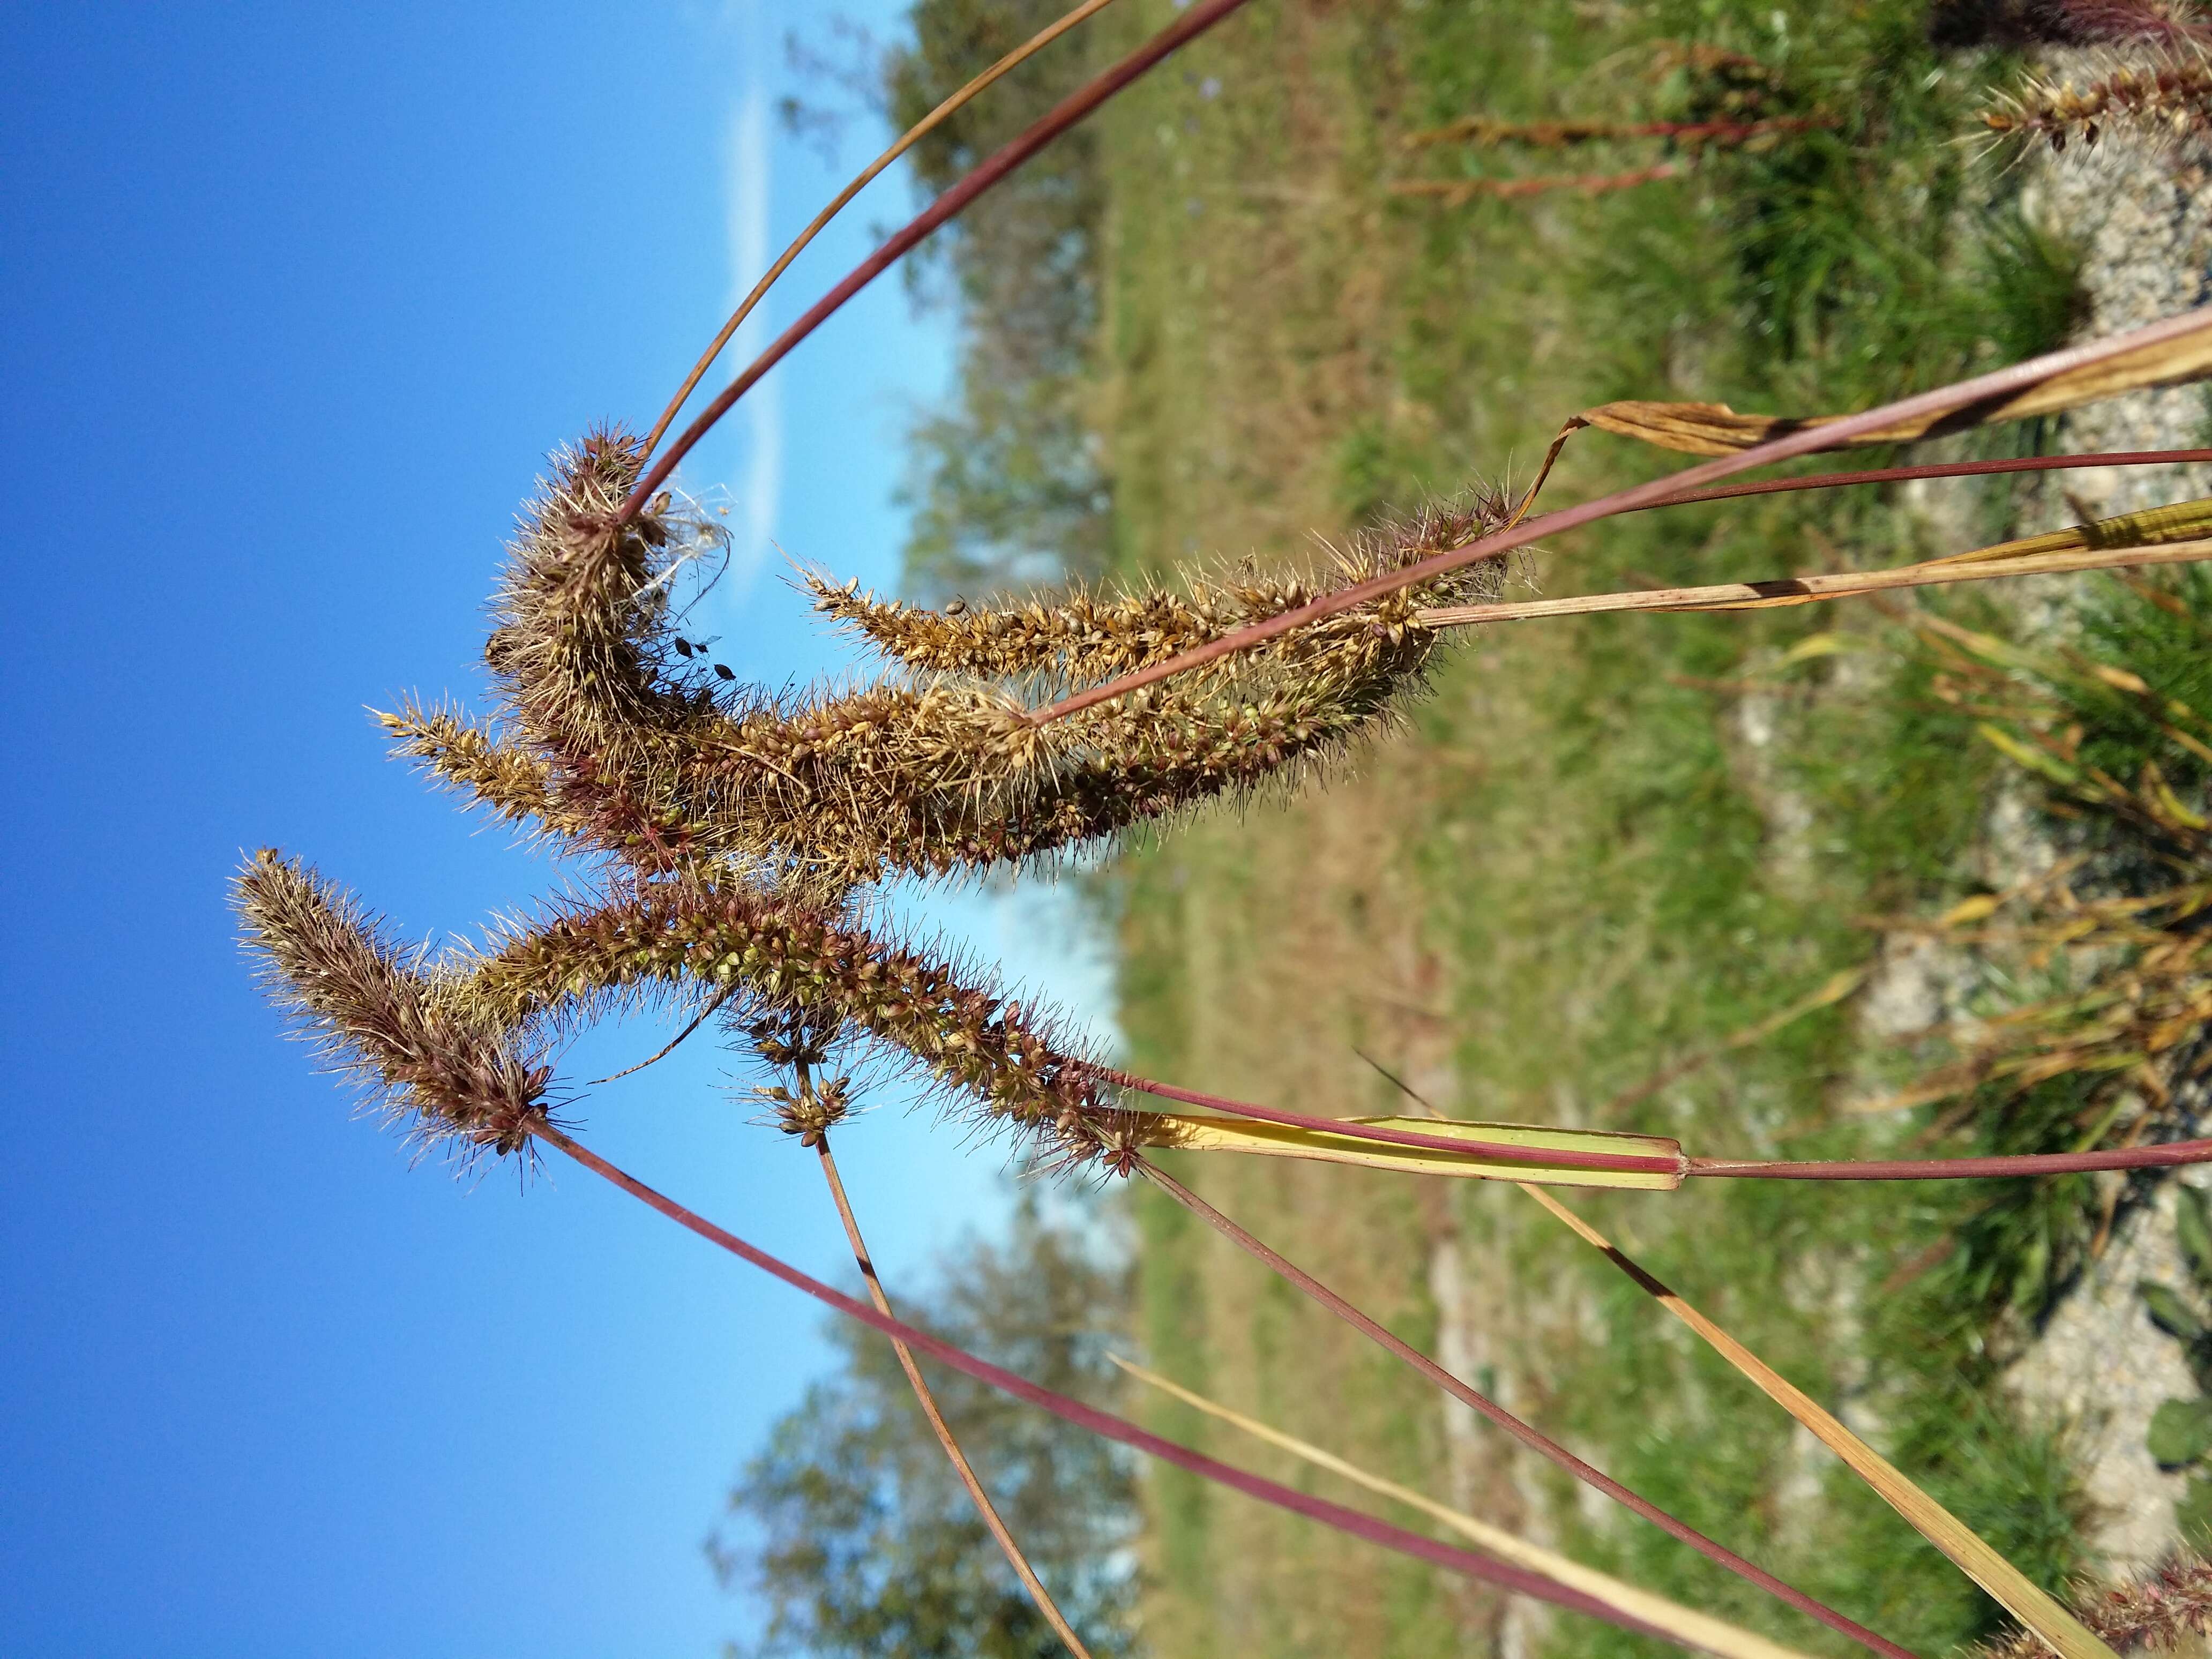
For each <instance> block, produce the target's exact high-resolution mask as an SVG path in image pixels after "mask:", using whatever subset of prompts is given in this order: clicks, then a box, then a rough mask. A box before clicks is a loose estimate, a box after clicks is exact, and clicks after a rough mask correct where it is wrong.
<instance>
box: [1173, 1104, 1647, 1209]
mask: <svg viewBox="0 0 2212 1659" xmlns="http://www.w3.org/2000/svg"><path fill="white" fill-rule="evenodd" d="M1350 1122H1351V1123H1353V1124H1358V1125H1362V1126H1364V1127H1370V1128H1382V1129H1396V1130H1401V1131H1405V1132H1408V1133H1415V1134H1423V1135H1436V1136H1441V1137H1443V1139H1448V1140H1468V1141H1477V1142H1488V1143H1490V1144H1492V1145H1493V1146H1495V1145H1504V1146H1525V1147H1528V1148H1530V1149H1532V1150H1536V1151H1549V1152H1597V1153H1602V1154H1606V1155H1608V1156H1612V1157H1624V1156H1625V1157H1629V1158H1651V1159H1655V1160H1659V1161H1662V1162H1663V1163H1664V1164H1666V1165H1667V1166H1668V1167H1666V1168H1664V1169H1653V1170H1583V1169H1577V1168H1575V1167H1573V1166H1572V1165H1571V1164H1548V1163H1529V1164H1523V1163H1519V1162H1516V1161H1513V1160H1510V1159H1506V1158H1496V1157H1492V1156H1487V1155H1486V1154H1484V1153H1482V1152H1464V1153H1462V1152H1446V1151H1444V1150H1443V1149H1442V1148H1439V1147H1428V1146H1393V1145H1391V1144H1390V1143H1389V1142H1387V1141H1379V1140H1367V1139H1361V1138H1360V1137H1358V1136H1357V1135H1350V1134H1335V1133H1329V1132H1328V1131H1326V1130H1321V1129H1306V1128H1300V1127H1297V1126H1295V1125H1291V1124H1283V1123H1263V1122H1260V1121H1255V1120H1252V1119H1247V1118H1235V1117H1215V1116H1212V1115H1206V1114H1200V1113H1196V1112H1152V1113H1147V1114H1146V1125H1147V1128H1146V1145H1147V1146H1166V1147H1172V1148H1174V1149H1176V1150H1177V1151H1182V1152H1252V1153H1256V1154H1258V1155H1259V1156H1261V1157H1262V1158H1314V1159H1316V1160H1318V1161H1320V1162H1322V1163H1323V1164H1357V1165H1358V1166H1359V1167H1361V1168H1363V1169H1369V1170H1398V1171H1400V1172H1401V1173H1403V1174H1407V1175H1441V1176H1464V1177H1472V1178H1474V1179H1476V1180H1482V1181H1528V1182H1541V1183H1543V1184H1546V1185H1548V1186H1559V1187H1611V1188H1631V1189H1635V1190H1638V1191H1644V1192H1672V1191H1674V1188H1677V1187H1679V1186H1680V1185H1681V1184H1682V1175H1683V1171H1684V1170H1686V1168H1687V1164H1686V1162H1685V1160H1684V1158H1683V1157H1682V1146H1681V1143H1680V1141H1676V1140H1668V1139H1665V1138H1664V1137H1663V1136H1659V1135H1627V1134H1613V1133H1607V1132H1605V1131H1603V1130H1598V1129H1553V1128H1540V1127H1532V1126H1529V1125H1527V1124H1519V1123H1466V1122H1462V1121H1457V1120H1455V1119H1437V1118H1423V1117H1363V1118H1353V1119H1352V1120H1350Z"/></svg>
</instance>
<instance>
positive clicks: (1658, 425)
mask: <svg viewBox="0 0 2212 1659" xmlns="http://www.w3.org/2000/svg"><path fill="white" fill-rule="evenodd" d="M2208 374H2212V329H2197V330H2195V331H2191V333H2188V334H2185V335H2183V336H2181V337H2179V338H2177V339H2172V340H2166V341H2160V342H2158V343H2154V344H2151V345H2148V346H2143V347H2139V348H2138V349H2136V350H2134V351H2129V352H2123V353H2122V354H2121V355H2119V356H2117V357H2109V358H2106V360H2105V361H2104V362H2098V363H2092V364H2089V365H2087V366H2086V367H2084V368H2077V369H2075V370H2074V371H2072V372H2071V373H2069V374H2054V375H2052V376H2051V377H2050V378H2049V379H2047V380H2039V381H2038V382H2037V383H2036V384H2035V385H2033V386H2027V387H2026V388H2024V389H2022V390H2021V391H2019V392H2015V393H2013V394H2012V395H2011V396H2010V397H2008V398H1999V399H1996V400H1995V401H1992V402H1989V403H1982V404H1970V405H1969V406H1968V407H1966V408H1965V409H1958V410H1951V411H1949V412H1948V413H1945V414H1939V415H1923V416H1915V417H1913V418H1911V419H1910V420H1905V421H1899V422H1894V423H1893V424H1892V425H1889V426H1885V427H1882V428H1879V429H1878V430H1876V431H1873V432H1863V433H1861V434H1859V435H1858V436H1857V437H1856V438H1848V439H1845V440H1844V442H1843V443H1841V444H1838V445H1837V446H1836V447H1838V448H1846V447H1848V448H1860V447H1865V446H1868V445H1872V444H1897V443H1915V442H1918V441H1921V440H1923V439H1926V438H1940V437H1942V436H1945V435H1948V434H1950V433H1954V432H1967V431H1971V430H1972V429H1973V428H1976V427H1983V426H1990V425H1993V424H1995V423H1996V422H1999V421H2018V420H2025V419H2027V417H2029V416H2035V415H2053V414H2056V413H2057V412H2058V411H2059V410H2065V409H2074V408H2076V407H2078V406H2079V405H2081V404H2087V403H2094V402H2096V401H2097V400H2098V399H2100V398H2112V397H2118V395H2119V394H2121V393H2122V392H2136V391H2141V390H2142V389H2143V388H2144V387H2146V386H2178V385H2180V384H2182V383H2183V382H2185V381H2188V380H2202V379H2203V378H2204V377H2205V376H2207V375H2208ZM1843 418H1844V416H1840V415H1812V416H1790V415H1741V414H1738V413H1737V412H1736V411H1735V410H1733V409H1730V408H1729V406H1728V405H1727V404H1699V403H1651V402H1645V401H1643V400H1641V399H1634V398H1632V399H1628V400H1625V401H1623V402H1620V403H1611V404H1599V405H1598V406H1597V407H1596V408H1595V409H1586V410H1583V412H1582V413H1581V414H1580V415H1578V416H1576V417H1575V418H1574V419H1573V420H1572V421H1570V422H1568V423H1567V425H1568V428H1569V429H1572V428H1575V427H1577V426H1594V427H1596V428H1600V429H1601V430H1602V431H1606V432H1617V433H1619V434H1620V435H1621V436H1623V437H1626V438H1634V439H1637V440H1638V441H1640V442H1643V443H1647V444H1652V445H1655V446H1656V447H1659V448H1661V449H1672V450H1676V451H1680V452H1681V453H1685V454H1691V455H1733V454H1735V453H1738V452H1739V451H1741V450H1746V449H1750V448H1753V447H1756V446H1757V445H1759V444H1763V443H1766V442H1769V441H1771V440H1773V439H1776V438H1784V437H1788V436H1789V435H1790V434H1791V433H1793V432H1802V431H1803V430H1804V429H1805V428H1808V427H1819V426H1826V425H1828V424H1829V423H1831V422H1835V421H1839V420H1842V419H1843Z"/></svg>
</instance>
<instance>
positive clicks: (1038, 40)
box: [643, 0, 1114, 455]
mask: <svg viewBox="0 0 2212 1659" xmlns="http://www.w3.org/2000/svg"><path fill="white" fill-rule="evenodd" d="M1113 3H1114V0H1083V3H1082V4H1081V5H1079V6H1077V7H1076V8H1075V9H1073V10H1072V11H1070V12H1068V13H1067V14H1066V15H1065V16H1063V17H1060V18H1059V19H1057V20H1055V21H1053V22H1051V23H1048V24H1047V25H1046V26H1045V27H1043V28H1042V29H1040V30H1038V31H1037V32H1036V33H1035V34H1033V35H1031V36H1030V38H1029V39H1028V40H1024V42H1022V44H1021V45H1020V46H1016V47H1015V48H1014V49H1013V50H1012V52H1008V53H1007V54H1006V56H1005V57H1004V58H1000V60H999V61H998V62H997V63H995V64H992V65H991V67H990V68H988V69H987V70H984V71H983V72H982V73H981V75H979V76H976V77H975V79H974V80H972V81H970V82H968V84H967V85H966V86H964V87H963V88H960V90H959V91H957V92H956V93H954V94H952V95H951V97H949V98H947V99H946V100H945V101H944V102H943V103H941V104H939V106H937V107H936V108H935V109H933V110H932V111H930V112H929V113H928V114H927V115H925V116H923V117H922V118H921V119H920V120H919V121H917V122H915V124H914V125H912V126H910V127H908V129H907V130H906V131H904V132H902V133H901V134H900V135H899V137H898V138H897V139H896V142H894V143H892V145H891V147H890V149H887V150H885V151H884V153H883V154H882V155H878V157H876V159H875V160H874V161H871V162H869V163H868V165H867V166H866V167H862V168H861V169H860V172H859V173H857V174H856V175H854V179H853V182H852V183H851V184H849V185H846V186H845V188H844V189H842V190H841V191H838V192H837V194H836V196H835V197H831V198H830V202H829V206H827V207H825V208H823V210H822V211H821V212H819V213H817V214H816V215H815V216H814V218H813V220H812V222H810V223H809V224H808V225H807V227H806V228H805V229H804V230H802V231H800V232H799V234H798V235H797V236H796V237H794V238H793V239H792V243H791V246H789V247H787V248H786V249H784V251H783V252H782V254H781V256H780V257H779V258H777V260H776V262H775V264H772V265H770V266H769V268H768V270H767V271H766V272H765V273H764V274H763V276H762V277H761V279H760V281H758V282H757V283H754V284H753V289H752V292H751V293H750V294H748V295H745V297H744V299H743V300H742V301H739V302H738V308H737V309H736V310H735V311H733V312H732V313H730V320H729V321H728V322H726V323H724V324H723V325H722V331H721V332H720V333H719V334H717V335H716V336H715V337H714V342H713V343H712V344H710V345H709V346H708V348H707V349H706V351H705V353H704V354H703V355H702V356H701V357H700V359H699V361H698V362H696V363H694V364H693V365H692V367H691V372H690V374H687V375H685V376H684V384H683V385H682V386H678V387H677V389H676V395H675V396H674V397H673V398H670V399H669V400H668V407H667V408H665V409H664V410H661V411H660V418H659V420H657V421H655V422H653V430H652V431H650V432H648V433H647V434H646V435H645V446H644V450H643V453H646V454H647V455H650V454H651V453H653V450H654V449H655V448H657V447H659V443H660V440H661V438H662V436H663V435H665V433H666V432H667V430H668V423H669V422H671V421H673V420H674V419H675V418H676V416H677V414H678V411H679V410H682V409H683V407H684V403H685V402H686V400H688V399H689V398H690V396H691V394H692V393H693V392H696V391H697V390H698V387H699V382H700V381H701V380H704V379H705V378H706V375H707V371H708V369H709V368H713V367H714V359H715V358H717V357H719V356H721V355H722V348H723V347H725V346H726V345H728V344H729V343H730V342H731V341H732V340H733V339H735V338H736V337H737V332H738V329H739V328H740V327H742V326H743V325H744V320H745V319H746V318H748V317H750V315H752V313H753V308H754V307H756V306H757V305H759V304H760V302H761V301H762V300H763V298H765V297H766V296H767V294H768V291H769V289H772V288H774V287H775V283H776V278H778V277H779V276H782V275H783V273H784V272H785V271H786V270H789V269H790V268H791V262H792V261H793V259H796V258H798V257H799V254H800V253H801V252H804V251H805V247H806V245H807V244H808V243H809V242H811V241H812V240H814V239H815V238H816V237H817V236H818V235H820V234H822V228H823V226H824V225H826V224H828V223H829V222H830V221H831V220H832V219H834V218H836V216H838V215H839V214H840V213H842V212H843V211H844V210H845V209H846V206H847V205H848V204H849V203H850V202H851V201H852V199H853V198H854V197H855V196H858V195H859V194H860V192H861V191H864V190H866V188H867V187H868V185H869V184H870V183H871V182H872V180H873V179H875V178H876V176H877V175H878V173H882V172H883V170H884V168H885V167H889V166H890V164H891V163H892V162H894V161H897V160H898V158H899V157H900V156H902V155H905V154H906V153H907V151H908V150H910V149H913V148H914V147H915V145H916V144H918V143H921V140H922V139H923V138H924V137H927V135H928V133H929V131H930V130H931V129H932V128H933V127H937V126H939V125H943V124H944V122H945V119H946V118H948V117H950V116H951V115H952V114H953V113H954V112H956V111H957V110H958V109H959V108H960V107H961V106H963V104H966V103H967V102H968V101H969V100H971V99H973V98H974V97H975V95H976V94H978V93H980V92H981V91H982V90H983V89H984V88H986V87H987V86H989V85H991V84H992V83H993V82H995V81H997V80H999V79H1000V77H1001V76H1005V75H1006V74H1007V73H1008V72H1009V71H1010V70H1013V69H1015V68H1016V67H1018V65H1020V64H1023V63H1025V62H1027V61H1028V60H1029V59H1030V58H1033V57H1035V56H1036V54H1037V53H1038V52H1042V51H1043V50H1044V48H1045V47H1047V46H1050V45H1051V44H1052V43H1053V42H1054V41H1055V40H1059V39H1060V36H1061V35H1063V34H1065V33H1067V32H1068V30H1070V29H1072V28H1073V27H1075V26H1076V25H1077V24H1078V23H1080V22H1082V21H1084V20H1085V18H1087V17H1091V16H1093V15H1097V13H1099V12H1101V11H1103V10H1104V9H1106V8H1107V7H1108V6H1110V5H1112V4H1113Z"/></svg>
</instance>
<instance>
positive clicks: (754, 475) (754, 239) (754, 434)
mask: <svg viewBox="0 0 2212 1659" xmlns="http://www.w3.org/2000/svg"><path fill="white" fill-rule="evenodd" d="M726 155H727V166H726V173H725V178H726V190H727V196H726V212H725V215H724V223H725V225H726V229H727V234H728V239H729V256H730V307H731V309H732V310H735V309H736V308H737V305H738V301H740V300H741V299H743V298H744V296H745V295H746V294H747V293H749V292H750V290H751V289H752V285H753V284H754V283H757V282H758V281H759V280H760V276H761V273H762V272H763V271H764V270H767V269H768V266H769V259H770V258H771V257H772V255H771V253H770V251H769V203H770V199H771V192H772V191H773V188H774V169H773V168H772V167H771V166H770V162H769V156H770V147H769V105H768V96H767V94H766V93H765V92H764V91H763V89H762V88H761V87H760V86H759V85H758V83H757V82H756V83H755V84H754V85H752V86H750V87H749V88H747V89H746V92H745V96H744V102H742V103H741V104H739V105H738V107H737V108H736V110H735V111H733V112H732V114H731V117H730V125H729V142H728V146H727V152H726ZM773 303H774V302H773V301H763V303H762V304H761V306H760V307H759V308H758V309H757V310H756V311H755V312H754V313H753V314H752V315H751V316H750V317H748V318H746V319H745V322H744V326H743V327H742V328H740V329H739V330H738V335H737V338H736V339H734V340H732V342H731V343H730V347H729V351H728V354H727V361H728V362H730V363H731V364H732V365H737V364H743V363H745V362H750V360H751V359H752V358H753V357H754V356H757V355H758V354H759V352H760V350H761V349H762V348H763V346H765V345H766V344H767V343H768V341H769V312H770V309H771V307H772V306H773ZM739 408H740V410H741V412H742V413H743V415H744V433H745V438H746V442H745V466H744V475H743V483H741V485H740V486H739V489H738V499H737V500H736V501H735V502H734V503H732V514H731V516H732V519H733V520H735V523H734V525H733V526H732V528H733V530H734V532H735V534H734V537H733V540H734V542H735V544H736V545H735V546H734V547H733V548H732V558H731V564H730V572H729V575H728V576H727V578H726V581H727V582H728V584H729V592H730V596H731V597H732V599H738V598H742V597H743V596H744V593H745V592H746V591H747V590H748V589H750V587H751V586H752V583H753V579H754V578H755V577H756V576H757V575H758V574H759V573H760V568H761V565H762V563H763V561H764V560H765V559H766V558H767V556H768V553H769V548H770V546H771V544H773V542H774V540H775V523H776V513H777V511H778V508H779V507H781V503H782V496H783V399H782V397H781V393H780V392H779V391H778V389H777V386H776V382H775V378H774V377H773V376H771V377H769V379H767V380H763V381H762V382H761V383H760V384H759V385H758V386H755V387H753V388H752V390H751V391H750V392H747V393H746V394H745V397H744V402H743V404H740V405H739Z"/></svg>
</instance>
